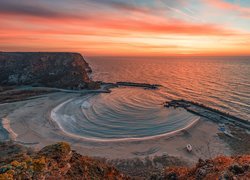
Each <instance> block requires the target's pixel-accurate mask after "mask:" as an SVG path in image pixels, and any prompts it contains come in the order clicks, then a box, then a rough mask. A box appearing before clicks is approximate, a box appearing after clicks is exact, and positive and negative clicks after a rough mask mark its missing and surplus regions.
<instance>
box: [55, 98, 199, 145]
mask: <svg viewBox="0 0 250 180" xmlns="http://www.w3.org/2000/svg"><path fill="white" fill-rule="evenodd" d="M72 100H73V99H69V100H67V101H65V102H63V103H61V104H59V105H58V106H56V107H55V108H54V109H52V110H51V112H50V118H51V119H52V121H54V122H55V123H56V124H57V125H58V126H59V128H60V129H61V130H62V131H63V132H64V133H65V134H67V135H69V136H72V137H75V138H80V139H83V140H87V141H94V142H122V141H140V140H142V141H143V140H150V139H156V138H160V137H169V136H174V135H175V134H178V133H180V132H181V131H184V130H188V129H189V128H191V127H192V126H194V125H195V124H196V123H198V121H199V120H200V117H197V118H196V119H195V120H194V121H193V122H192V123H190V124H188V125H187V126H185V127H183V128H181V129H177V130H174V131H172V132H167V133H163V134H158V135H153V136H146V137H138V138H136V137H135V138H132V137H131V138H114V139H98V138H88V137H84V136H80V135H76V134H72V133H69V132H67V131H66V130H65V129H63V127H62V126H61V125H60V123H59V122H58V121H57V117H56V111H58V110H59V109H60V108H61V107H62V106H63V105H65V104H67V103H69V102H71V101H72Z"/></svg>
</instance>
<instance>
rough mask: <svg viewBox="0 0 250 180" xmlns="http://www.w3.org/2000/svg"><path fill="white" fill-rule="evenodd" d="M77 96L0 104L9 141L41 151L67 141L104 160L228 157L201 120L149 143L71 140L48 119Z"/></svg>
mask: <svg viewBox="0 0 250 180" xmlns="http://www.w3.org/2000/svg"><path fill="white" fill-rule="evenodd" d="M78 96H81V95H80V94H77V93H65V92H56V93H50V94H46V95H42V96H39V97H37V98H33V99H30V100H26V101H20V102H14V103H6V104H1V105H0V109H1V111H0V118H1V122H2V125H4V126H5V127H8V128H6V130H7V131H8V132H9V133H10V136H9V138H11V139H12V140H14V141H16V142H18V143H20V144H24V145H27V146H31V147H34V148H37V149H40V148H42V147H44V146H45V145H48V144H52V143H55V142H58V141H66V142H69V143H70V144H71V145H72V148H73V149H75V150H77V151H78V152H80V153H82V154H83V155H88V156H97V157H105V158H107V159H117V158H118V159H127V158H134V157H139V158H145V157H146V156H155V155H162V154H168V155H171V156H177V157H181V158H183V159H185V160H189V161H192V162H193V161H196V160H197V159H198V158H210V157H212V156H217V155H219V154H224V155H230V154H231V150H230V148H229V146H227V144H226V143H224V142H223V141H222V140H221V139H220V138H219V136H218V133H219V132H218V125H217V124H216V123H214V122H211V121H209V120H207V119H205V118H200V120H199V121H198V122H197V123H196V124H195V125H194V126H192V127H190V128H188V129H187V130H182V131H180V132H178V133H176V134H173V135H166V136H160V137H155V138H153V139H148V140H133V141H117V142H97V141H90V140H86V139H83V138H77V137H73V136H70V135H69V134H66V133H64V132H63V131H62V130H61V129H60V128H59V126H58V124H57V123H55V122H54V121H53V120H52V119H51V117H50V116H51V110H52V109H54V108H55V107H57V106H58V105H59V104H61V103H63V102H65V101H67V100H69V99H71V98H75V97H78ZM4 133H6V131H5V132H4V131H2V130H0V134H4ZM0 137H3V136H0ZM2 140H3V139H2ZM187 144H191V145H192V146H193V151H192V153H188V152H187V151H186V149H185V146H186V145H187Z"/></svg>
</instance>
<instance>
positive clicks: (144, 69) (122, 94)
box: [86, 56, 250, 121]
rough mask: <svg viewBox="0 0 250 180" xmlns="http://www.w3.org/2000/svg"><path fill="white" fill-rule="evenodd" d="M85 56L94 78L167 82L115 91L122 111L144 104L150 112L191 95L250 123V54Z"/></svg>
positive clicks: (113, 98)
mask: <svg viewBox="0 0 250 180" xmlns="http://www.w3.org/2000/svg"><path fill="white" fill-rule="evenodd" d="M86 60H87V62H88V63H89V64H90V66H91V67H92V69H93V74H92V79H93V80H98V81H104V82H117V81H128V82H140V83H150V84H160V85H162V87H161V88H160V89H158V90H155V91H149V90H143V91H142V90H133V89H126V88H125V90H124V89H123V90H114V91H115V92H114V94H115V95H114V97H112V99H109V101H110V104H111V103H114V104H112V106H114V107H116V108H118V109H119V110H120V111H122V112H123V111H124V112H126V111H131V110H134V111H136V110H138V109H137V108H138V107H140V108H142V112H143V111H144V112H145V114H144V115H147V109H150V108H152V107H153V106H158V105H159V104H162V103H163V102H164V101H167V100H172V99H186V100H191V101H195V102H199V103H202V104H204V105H206V106H209V107H212V108H216V109H219V110H221V111H223V112H227V113H230V114H232V115H234V116H237V117H240V118H242V119H245V120H248V121H250V57H247V56H242V57H87V58H86ZM107 103H108V102H107ZM126 108H128V109H126ZM114 110H115V109H114ZM124 112H123V113H124ZM140 112H141V111H140ZM118 114H119V112H118ZM130 115H131V114H130Z"/></svg>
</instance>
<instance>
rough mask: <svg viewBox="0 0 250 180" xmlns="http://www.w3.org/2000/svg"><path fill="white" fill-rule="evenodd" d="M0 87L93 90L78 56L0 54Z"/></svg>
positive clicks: (21, 53) (85, 69) (93, 87)
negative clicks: (28, 86)
mask: <svg viewBox="0 0 250 180" xmlns="http://www.w3.org/2000/svg"><path fill="white" fill-rule="evenodd" d="M0 72H1V74H0V86H10V85H18V86H19V85H36V86H46V87H57V88H67V89H83V88H90V89H95V88H97V87H98V86H97V85H96V84H95V83H94V82H92V81H91V80H90V78H89V76H88V73H91V72H92V70H91V68H90V66H89V65H88V63H87V62H86V61H85V60H84V58H83V57H82V55H81V54H79V53H49V52H0Z"/></svg>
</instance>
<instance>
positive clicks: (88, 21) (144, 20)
mask: <svg viewBox="0 0 250 180" xmlns="http://www.w3.org/2000/svg"><path fill="white" fill-rule="evenodd" d="M0 22H1V23H0V51H73V52H81V53H83V54H84V55H87V56H99V55H100V56H103V55H105V56H124V55H126V56H145V55H150V56H165V55H250V0H126V1H125V0H0Z"/></svg>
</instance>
